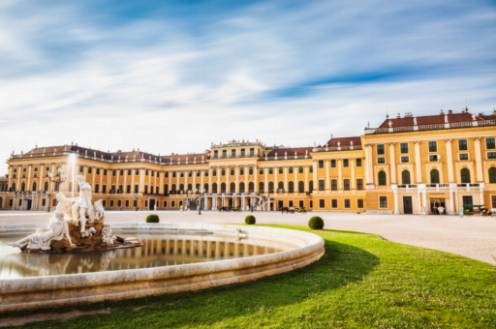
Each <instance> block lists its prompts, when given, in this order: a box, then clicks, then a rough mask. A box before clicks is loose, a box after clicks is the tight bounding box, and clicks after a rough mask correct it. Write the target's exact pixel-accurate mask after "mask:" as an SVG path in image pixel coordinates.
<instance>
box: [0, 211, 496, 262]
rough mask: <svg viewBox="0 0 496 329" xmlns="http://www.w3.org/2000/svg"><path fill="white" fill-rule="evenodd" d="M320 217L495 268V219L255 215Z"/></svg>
mask: <svg viewBox="0 0 496 329" xmlns="http://www.w3.org/2000/svg"><path fill="white" fill-rule="evenodd" d="M148 213H149V212H144V211H139V212H135V211H109V212H107V213H106V217H107V221H108V222H109V223H110V224H112V223H117V222H143V221H144V218H145V216H146V215H147V214H148ZM154 213H158V214H159V215H160V218H161V221H162V222H171V223H173V222H208V223H237V224H240V223H243V218H244V216H245V215H246V213H242V212H225V213H223V212H202V214H201V215H198V214H197V213H196V212H181V211H157V212H154ZM313 214H317V215H319V216H321V217H322V218H324V220H325V223H326V228H330V229H339V230H350V231H358V232H367V233H374V234H377V235H380V236H382V237H383V238H385V239H388V240H391V241H395V242H400V243H405V244H409V245H414V246H420V247H426V248H432V249H437V250H442V251H447V252H451V253H455V254H459V255H462V256H465V257H470V258H473V259H477V260H480V261H483V262H486V263H490V264H493V265H496V218H495V217H493V218H490V217H477V216H466V217H463V218H460V217H458V216H406V215H401V216H395V215H371V214H367V215H366V214H361V215H357V214H350V213H306V214H281V213H277V212H256V213H255V216H256V217H257V223H264V224H292V225H306V224H307V221H308V218H309V217H310V216H311V215H313ZM48 217H49V214H48V213H46V212H18V211H2V212H0V226H4V225H12V224H15V225H30V226H31V225H35V226H45V225H46V223H47V221H48Z"/></svg>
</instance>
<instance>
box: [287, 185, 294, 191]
mask: <svg viewBox="0 0 496 329" xmlns="http://www.w3.org/2000/svg"><path fill="white" fill-rule="evenodd" d="M288 192H289V193H294V183H293V182H289V183H288Z"/></svg>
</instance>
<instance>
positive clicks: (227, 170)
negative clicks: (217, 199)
mask: <svg viewBox="0 0 496 329" xmlns="http://www.w3.org/2000/svg"><path fill="white" fill-rule="evenodd" d="M230 180H231V168H229V167H226V193H229V192H230V190H229V182H230Z"/></svg>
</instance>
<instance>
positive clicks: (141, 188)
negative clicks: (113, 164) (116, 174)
mask: <svg viewBox="0 0 496 329" xmlns="http://www.w3.org/2000/svg"><path fill="white" fill-rule="evenodd" d="M108 173H110V171H109V172H108ZM107 177H110V175H107ZM138 179H139V189H138V192H139V193H144V192H145V169H140V170H139V177H138ZM110 187H111V186H107V188H108V189H110Z"/></svg>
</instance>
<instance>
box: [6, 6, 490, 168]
mask: <svg viewBox="0 0 496 329" xmlns="http://www.w3.org/2000/svg"><path fill="white" fill-rule="evenodd" d="M495 22H496V6H494V4H492V3H491V2H485V1H470V2H460V3H458V4H454V3H452V2H451V1H415V2H389V1H388V2H386V1H384V0H377V1H370V2H367V3H364V2H362V1H356V2H354V1H342V2H340V1H322V2H313V1H312V2H309V1H291V2H288V1H274V2H273V1H271V2H265V1H263V2H244V1H242V2H232V1H221V2H218V1H216V2H210V1H199V2H186V3H185V2H182V1H167V2H166V3H165V4H158V2H153V1H151V2H147V1H144V2H143V1H88V2H78V3H75V2H63V1H39V2H28V1H6V0H4V1H2V2H0V140H2V143H0V158H7V157H8V154H9V153H10V150H13V149H15V150H17V151H19V150H26V149H28V148H30V147H32V146H34V144H60V143H68V142H71V141H78V142H79V143H80V144H85V145H89V146H93V147H98V148H102V149H116V148H120V149H127V148H132V147H141V148H144V149H147V150H149V151H152V152H155V153H168V152H172V151H174V152H183V151H198V150H201V149H203V148H206V147H208V144H209V142H210V141H219V140H226V139H230V138H251V139H255V138H259V139H261V140H263V141H265V142H266V143H268V144H272V143H286V144H293V145H308V144H312V143H314V142H316V143H322V142H323V141H324V140H325V139H326V138H327V137H328V136H329V135H330V134H331V133H334V134H359V133H360V132H361V129H362V128H363V126H365V125H366V124H367V122H368V121H370V122H372V124H378V123H379V121H380V120H381V119H382V118H383V117H384V115H385V114H386V113H389V114H395V113H397V112H414V113H419V114H420V113H429V112H433V111H438V110H439V109H440V108H447V107H452V108H455V109H457V108H462V107H464V106H465V105H468V106H469V107H471V108H473V109H474V111H489V110H492V108H493V107H494V106H496V95H495V94H494V90H496V65H495V64H496V53H495V52H494V49H496V23H495ZM357 118H359V119H357ZM3 168H5V167H3ZM0 171H2V167H0Z"/></svg>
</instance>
